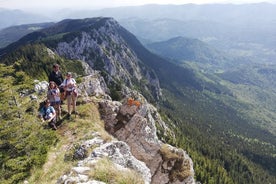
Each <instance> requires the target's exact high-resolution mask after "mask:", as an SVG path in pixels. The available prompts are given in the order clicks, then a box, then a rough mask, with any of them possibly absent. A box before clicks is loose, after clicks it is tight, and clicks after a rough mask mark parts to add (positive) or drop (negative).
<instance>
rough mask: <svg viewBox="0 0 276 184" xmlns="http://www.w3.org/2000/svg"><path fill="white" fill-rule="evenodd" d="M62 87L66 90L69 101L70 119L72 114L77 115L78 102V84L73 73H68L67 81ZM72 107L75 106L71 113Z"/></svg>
mask: <svg viewBox="0 0 276 184" xmlns="http://www.w3.org/2000/svg"><path fill="white" fill-rule="evenodd" d="M61 86H62V87H63V88H64V91H65V94H66V99H67V109H68V118H70V117H71V113H72V114H76V101H77V96H78V93H77V83H76V81H75V79H74V78H72V73H71V72H67V74H66V79H65V80H64V81H63V83H62V84H61ZM71 105H72V106H73V111H71Z"/></svg>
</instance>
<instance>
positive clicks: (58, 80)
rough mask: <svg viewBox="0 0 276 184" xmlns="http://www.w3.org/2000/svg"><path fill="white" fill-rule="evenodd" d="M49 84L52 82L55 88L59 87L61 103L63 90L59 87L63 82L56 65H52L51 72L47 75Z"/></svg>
mask: <svg viewBox="0 0 276 184" xmlns="http://www.w3.org/2000/svg"><path fill="white" fill-rule="evenodd" d="M48 78H49V82H51V81H54V82H55V83H56V84H57V86H58V87H59V90H60V93H61V102H62V101H63V96H64V89H63V88H62V87H61V86H60V85H61V84H62V82H63V80H64V79H63V76H62V73H61V71H60V67H59V65H58V64H54V65H53V71H52V72H51V73H50V75H49V77H48Z"/></svg>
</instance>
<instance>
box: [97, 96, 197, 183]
mask: <svg viewBox="0 0 276 184" xmlns="http://www.w3.org/2000/svg"><path fill="white" fill-rule="evenodd" d="M99 107H100V110H101V115H102V118H103V120H104V121H105V128H106V130H107V131H108V132H110V133H111V134H112V135H113V136H115V137H116V138H117V139H118V140H120V141H124V142H126V143H127V144H128V145H129V146H130V149H131V153H132V154H133V155H134V156H135V157H136V158H137V159H138V160H140V161H142V162H145V163H146V165H147V167H148V168H149V169H150V172H151V176H152V177H151V183H156V184H157V183H158V184H163V183H164V184H165V183H187V184H188V183H189V184H192V183H195V181H194V178H193V175H194V171H193V163H192V160H191V159H190V157H189V156H188V155H187V154H186V152H185V151H184V150H182V149H178V148H175V147H172V146H170V145H167V144H164V143H162V142H161V141H160V140H159V139H158V137H157V134H156V132H157V130H156V126H155V123H158V121H162V120H161V118H160V115H159V114H158V112H157V111H156V109H155V108H154V107H153V106H152V105H150V104H148V103H147V102H146V101H144V103H143V104H142V105H141V106H140V107H139V108H138V107H137V106H130V105H128V104H127V103H124V104H122V103H114V102H112V101H109V100H104V101H102V102H100V103H99ZM159 123H160V122H159Z"/></svg>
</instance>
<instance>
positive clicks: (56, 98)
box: [39, 64, 77, 130]
mask: <svg viewBox="0 0 276 184" xmlns="http://www.w3.org/2000/svg"><path fill="white" fill-rule="evenodd" d="M48 78H49V86H48V91H47V99H46V100H45V101H43V106H42V107H41V108H40V110H39V117H40V118H41V120H42V121H43V122H45V121H46V122H47V123H48V125H49V126H50V127H51V128H52V129H53V130H56V129H57V127H56V123H57V120H58V119H62V117H61V104H63V101H64V100H66V101H67V118H68V119H70V118H71V114H76V101H77V85H76V81H75V79H74V78H73V77H72V73H71V72H67V73H66V78H65V79H64V78H63V75H62V73H61V71H60V67H59V65H58V64H54V65H53V71H52V72H51V73H50V75H49V76H48ZM71 106H72V108H71Z"/></svg>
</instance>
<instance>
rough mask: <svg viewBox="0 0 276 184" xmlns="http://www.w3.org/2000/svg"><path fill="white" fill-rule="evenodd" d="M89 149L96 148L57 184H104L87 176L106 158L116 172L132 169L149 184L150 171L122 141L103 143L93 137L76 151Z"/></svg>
mask: <svg viewBox="0 0 276 184" xmlns="http://www.w3.org/2000/svg"><path fill="white" fill-rule="evenodd" d="M91 147H96V148H94V149H93V152H92V153H91V154H90V155H88V156H87V157H86V158H84V159H83V160H80V161H79V162H78V164H77V166H76V167H73V168H72V169H71V171H70V172H69V174H66V175H63V176H61V177H60V178H59V179H58V181H57V184H73V183H79V184H81V183H83V184H84V183H95V184H96V183H98V184H104V182H99V181H96V180H94V179H93V178H91V177H90V176H89V173H90V172H91V170H93V169H94V167H95V166H96V165H97V164H99V163H98V162H99V160H100V159H102V158H105V157H107V158H108V159H110V160H111V162H112V163H113V164H114V165H115V166H116V168H117V169H118V170H122V172H125V171H126V170H127V169H132V170H134V171H136V172H137V173H139V174H140V175H141V177H142V178H143V180H144V183H145V184H150V183H151V173H150V169H149V168H148V167H147V166H146V165H145V163H144V162H141V161H139V160H137V159H136V158H135V157H134V156H133V155H132V154H131V152H130V148H129V146H128V145H127V144H126V143H125V142H122V141H111V142H108V143H104V141H103V140H102V139H101V138H100V137H98V136H95V137H94V138H93V139H91V140H87V141H84V142H83V143H82V144H81V146H80V147H79V148H78V150H76V153H77V152H82V151H83V150H88V149H89V148H91Z"/></svg>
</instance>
